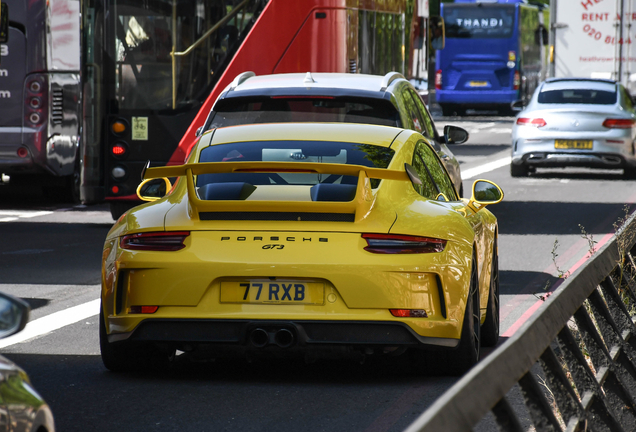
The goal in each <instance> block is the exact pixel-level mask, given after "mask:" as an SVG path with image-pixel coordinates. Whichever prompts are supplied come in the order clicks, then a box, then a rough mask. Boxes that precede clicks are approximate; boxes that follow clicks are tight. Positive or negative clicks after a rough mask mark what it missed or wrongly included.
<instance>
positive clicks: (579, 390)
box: [406, 217, 636, 432]
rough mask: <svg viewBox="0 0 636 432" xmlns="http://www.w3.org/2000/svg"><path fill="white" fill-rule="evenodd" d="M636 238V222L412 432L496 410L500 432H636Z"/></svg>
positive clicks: (453, 425)
mask: <svg viewBox="0 0 636 432" xmlns="http://www.w3.org/2000/svg"><path fill="white" fill-rule="evenodd" d="M635 231H636V219H634V217H632V218H630V220H629V221H628V222H627V223H625V224H624V226H623V228H621V229H620V230H619V231H618V233H617V235H615V236H614V238H613V239H612V240H611V241H610V242H609V243H607V244H606V245H605V246H604V247H603V248H601V249H600V250H599V251H597V252H596V253H595V254H594V256H593V257H592V258H590V259H589V260H588V261H587V262H586V263H585V265H584V266H582V267H581V268H579V269H578V270H577V271H576V272H575V273H574V274H573V275H571V276H570V277H569V278H568V279H566V281H565V282H564V283H563V284H562V285H561V286H560V288H559V289H558V290H557V291H556V292H555V293H553V294H552V296H551V297H549V298H548V300H546V302H545V304H544V305H542V306H541V308H540V309H539V310H538V311H537V313H536V314H535V315H534V316H533V317H532V318H531V319H530V320H529V321H528V322H526V324H525V325H524V326H523V327H522V328H521V329H520V330H519V331H518V332H517V333H515V334H514V335H513V336H512V337H511V338H510V339H508V340H507V341H506V342H505V343H504V344H502V345H501V347H499V348H498V349H497V350H496V351H494V352H493V353H491V354H490V355H489V356H488V357H486V358H485V359H484V360H482V361H481V362H480V363H478V364H477V365H476V366H475V367H474V368H473V369H471V370H470V371H469V372H468V373H467V374H466V375H465V376H464V377H463V378H462V379H460V380H459V381H458V382H457V383H455V385H454V386H453V387H451V388H450V389H449V390H448V391H447V392H446V393H445V394H444V395H442V396H441V397H440V398H439V399H438V400H437V401H436V402H435V403H434V404H433V405H431V406H430V407H429V408H428V409H427V410H426V411H425V412H424V413H423V414H422V415H421V416H420V417H419V418H418V419H417V420H415V421H414V422H413V423H412V424H411V425H410V426H409V427H408V428H407V429H406V431H407V432H416V431H427V432H429V431H430V432H432V431H435V432H439V431H453V432H455V431H470V430H472V428H473V427H474V426H476V425H477V424H478V423H479V422H480V421H481V420H482V419H483V418H484V417H485V416H486V415H487V414H488V413H489V412H492V414H493V415H494V419H495V421H496V423H497V425H498V426H499V429H500V430H502V431H514V432H517V431H518V432H522V431H525V430H526V427H522V423H525V425H524V426H527V423H531V424H532V425H533V426H534V428H535V429H536V430H537V431H561V430H567V431H587V430H591V431H611V432H615V431H625V432H629V431H636V326H635V325H634V321H633V319H632V315H633V313H634V310H635V309H636V265H635V263H634V256H635V255H636V247H634V243H635V239H634V232H635ZM630 310H631V312H632V313H630ZM537 365H539V366H540V367H537ZM517 389H519V390H520V393H521V395H522V399H523V402H524V403H523V404H519V403H516V402H517V401H516V400H514V401H513V403H511V401H510V394H518V393H516V390H517ZM511 390H512V392H511ZM509 392H510V393H509ZM513 405H516V406H514V408H513ZM519 405H521V408H522V409H520V407H519ZM524 405H525V408H523V406H524Z"/></svg>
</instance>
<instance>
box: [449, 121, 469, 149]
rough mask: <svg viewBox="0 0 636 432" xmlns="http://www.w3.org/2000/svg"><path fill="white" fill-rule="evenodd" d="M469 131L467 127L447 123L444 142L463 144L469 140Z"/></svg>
mask: <svg viewBox="0 0 636 432" xmlns="http://www.w3.org/2000/svg"><path fill="white" fill-rule="evenodd" d="M469 137H470V135H468V132H467V131H466V129H462V128H460V127H458V126H453V125H446V126H444V142H445V143H446V144H461V143H465V142H466V141H468V138H469Z"/></svg>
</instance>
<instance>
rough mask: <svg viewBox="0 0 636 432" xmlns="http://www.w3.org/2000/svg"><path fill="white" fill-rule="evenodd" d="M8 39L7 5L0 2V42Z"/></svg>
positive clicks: (5, 41)
mask: <svg viewBox="0 0 636 432" xmlns="http://www.w3.org/2000/svg"><path fill="white" fill-rule="evenodd" d="M8 40H9V6H7V4H6V3H2V6H0V43H7V41H8Z"/></svg>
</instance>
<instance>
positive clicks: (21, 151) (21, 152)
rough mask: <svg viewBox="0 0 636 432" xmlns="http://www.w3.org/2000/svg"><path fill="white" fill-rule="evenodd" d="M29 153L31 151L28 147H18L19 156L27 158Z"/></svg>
mask: <svg viewBox="0 0 636 432" xmlns="http://www.w3.org/2000/svg"><path fill="white" fill-rule="evenodd" d="M28 155H29V151H28V150H27V149H26V147H20V148H19V149H18V157H21V158H25V157H27V156H28Z"/></svg>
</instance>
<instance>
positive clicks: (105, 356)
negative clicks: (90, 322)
mask: <svg viewBox="0 0 636 432" xmlns="http://www.w3.org/2000/svg"><path fill="white" fill-rule="evenodd" d="M131 348H133V347H132V346H131V345H129V344H126V343H125V342H123V343H122V342H120V343H117V344H113V343H110V342H108V334H107V333H106V323H105V321H104V311H103V310H102V308H100V309H99V350H100V352H101V355H102V362H103V363H104V366H106V369H108V370H110V371H112V372H127V371H131V370H134V369H136V367H137V366H138V364H139V361H138V360H137V358H136V357H135V353H134V349H131Z"/></svg>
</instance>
